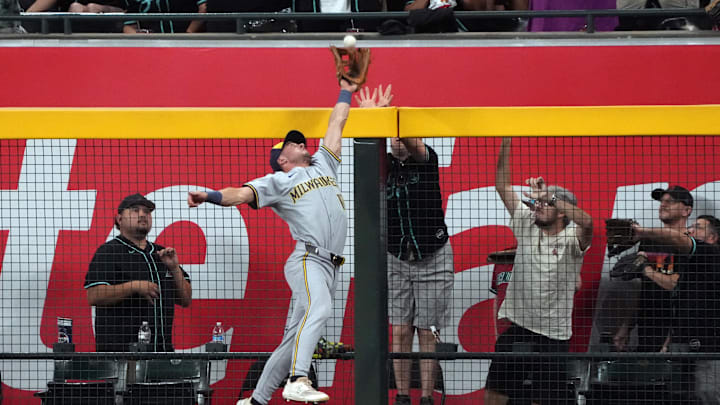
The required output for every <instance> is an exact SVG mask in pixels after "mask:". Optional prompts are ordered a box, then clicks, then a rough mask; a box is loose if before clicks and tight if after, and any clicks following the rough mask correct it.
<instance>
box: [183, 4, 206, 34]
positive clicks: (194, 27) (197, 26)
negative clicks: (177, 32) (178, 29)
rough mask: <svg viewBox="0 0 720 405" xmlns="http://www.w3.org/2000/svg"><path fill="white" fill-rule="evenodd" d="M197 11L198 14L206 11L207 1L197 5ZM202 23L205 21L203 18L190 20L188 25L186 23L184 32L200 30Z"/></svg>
mask: <svg viewBox="0 0 720 405" xmlns="http://www.w3.org/2000/svg"><path fill="white" fill-rule="evenodd" d="M198 13H199V14H205V13H207V3H203V4H201V5H199V6H198ZM204 25H205V21H203V20H193V21H192V22H190V25H188V27H187V30H186V32H188V33H195V32H201V31H202V28H203V26H204Z"/></svg>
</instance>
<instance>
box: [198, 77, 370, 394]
mask: <svg viewBox="0 0 720 405" xmlns="http://www.w3.org/2000/svg"><path fill="white" fill-rule="evenodd" d="M340 88H341V90H340V96H339V98H338V101H337V104H335V107H334V108H333V111H332V114H331V115H330V122H329V123H328V129H327V132H326V134H325V139H324V141H323V144H322V145H321V146H320V148H319V149H318V151H317V152H316V153H315V154H314V155H312V156H311V155H310V153H309V152H308V150H307V149H306V147H307V143H306V141H305V137H304V136H303V135H302V134H301V133H300V132H298V131H290V132H289V133H288V135H287V136H286V137H285V141H284V142H283V144H282V148H281V151H280V154H279V157H278V158H277V159H276V160H275V161H274V162H273V161H272V160H273V159H271V162H270V163H271V166H273V167H274V168H279V169H280V170H279V171H276V172H275V173H273V174H268V175H266V176H265V177H260V178H258V179H255V180H252V181H249V182H247V183H246V184H245V185H243V186H242V187H239V188H234V187H229V188H224V189H222V190H220V191H211V192H204V191H191V192H190V193H189V194H188V199H187V201H188V205H189V206H190V207H197V206H198V205H200V204H202V203H204V202H209V203H213V204H217V205H223V206H234V205H240V204H248V205H250V206H251V207H252V208H256V209H258V208H262V207H271V208H272V209H273V211H275V213H277V214H278V215H279V216H280V218H282V219H283V220H284V221H285V222H286V223H287V224H288V226H289V228H290V233H291V234H292V237H293V239H295V240H296V241H297V245H296V247H295V250H294V251H293V252H292V254H290V257H288V259H287V261H286V262H285V279H286V280H287V283H288V285H289V286H290V289H291V290H292V295H293V298H295V302H296V304H295V308H294V310H293V313H292V317H291V320H290V323H289V324H288V328H287V330H286V332H285V335H284V336H283V339H282V342H281V343H280V345H279V346H278V347H277V348H276V349H275V351H274V352H273V354H272V356H270V359H269V360H268V362H267V364H266V365H265V368H264V369H263V372H262V375H261V376H260V380H259V381H258V384H257V388H256V389H255V391H254V392H253V394H252V396H251V397H250V398H245V399H242V400H240V401H238V405H251V404H252V405H266V404H267V403H268V402H269V401H270V398H271V397H272V394H273V392H274V391H275V389H277V387H278V386H279V385H280V383H281V382H282V380H283V379H284V378H285V377H286V376H287V375H288V370H289V371H290V378H289V379H288V382H287V384H286V385H285V389H283V393H282V396H283V398H284V399H286V400H288V401H298V402H324V401H327V400H329V399H330V397H328V395H327V394H325V393H324V392H320V391H317V390H315V389H314V388H313V386H312V384H311V382H310V380H309V379H308V371H309V369H310V362H311V360H312V355H313V352H314V351H315V345H316V344H317V342H318V339H319V338H320V335H321V332H322V330H323V328H324V327H325V323H326V322H327V320H328V318H329V317H330V315H331V314H332V303H333V296H334V295H335V287H336V281H337V280H336V277H335V276H336V274H337V271H338V269H339V267H340V266H341V265H342V264H343V262H344V261H345V259H344V258H343V257H342V256H341V254H342V251H343V247H344V246H345V236H346V234H347V216H346V214H345V203H344V201H343V198H342V194H341V192H340V188H339V186H338V183H337V172H338V167H339V166H340V150H341V140H342V131H343V128H344V127H345V121H346V120H347V117H348V114H349V111H350V101H351V96H352V93H353V92H355V91H356V90H357V85H355V84H350V83H349V82H347V81H345V80H341V81H340ZM271 156H272V155H271Z"/></svg>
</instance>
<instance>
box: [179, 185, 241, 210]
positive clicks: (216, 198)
mask: <svg viewBox="0 0 720 405" xmlns="http://www.w3.org/2000/svg"><path fill="white" fill-rule="evenodd" d="M253 201H255V193H253V191H252V190H251V189H250V188H249V187H228V188H224V189H222V190H220V191H210V192H205V191H191V192H189V193H188V198H187V202H188V206H190V207H197V206H198V205H200V204H202V203H204V202H209V203H213V204H216V205H222V206H225V207H230V206H234V205H241V204H249V203H251V202H253Z"/></svg>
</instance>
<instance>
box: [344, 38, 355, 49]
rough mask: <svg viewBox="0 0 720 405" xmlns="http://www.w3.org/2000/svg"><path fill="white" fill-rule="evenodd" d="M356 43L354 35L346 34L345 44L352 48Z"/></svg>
mask: <svg viewBox="0 0 720 405" xmlns="http://www.w3.org/2000/svg"><path fill="white" fill-rule="evenodd" d="M356 43H357V39H355V37H354V36H352V35H345V38H343V44H345V47H346V48H352V47H354V46H355V44H356Z"/></svg>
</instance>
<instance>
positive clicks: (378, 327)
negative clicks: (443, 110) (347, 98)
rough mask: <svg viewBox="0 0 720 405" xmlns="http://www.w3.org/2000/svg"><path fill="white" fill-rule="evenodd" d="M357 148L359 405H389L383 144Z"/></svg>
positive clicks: (358, 142) (357, 143) (359, 143)
mask: <svg viewBox="0 0 720 405" xmlns="http://www.w3.org/2000/svg"><path fill="white" fill-rule="evenodd" d="M354 148H355V150H354V153H355V160H354V163H353V164H354V167H355V169H354V172H355V179H354V182H355V201H354V213H355V269H354V270H355V403H356V404H377V405H387V399H388V394H387V392H388V378H387V376H388V370H387V357H388V321H387V262H386V257H385V255H386V241H385V238H386V236H385V228H386V223H385V139H360V138H356V139H355V140H354Z"/></svg>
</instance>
